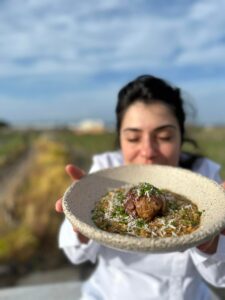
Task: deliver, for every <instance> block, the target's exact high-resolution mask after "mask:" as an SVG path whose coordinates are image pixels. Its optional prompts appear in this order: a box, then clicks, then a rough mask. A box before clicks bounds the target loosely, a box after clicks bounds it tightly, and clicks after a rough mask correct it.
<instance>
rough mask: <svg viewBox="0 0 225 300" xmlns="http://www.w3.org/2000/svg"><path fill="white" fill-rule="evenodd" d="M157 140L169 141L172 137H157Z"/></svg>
mask: <svg viewBox="0 0 225 300" xmlns="http://www.w3.org/2000/svg"><path fill="white" fill-rule="evenodd" d="M158 139H159V140H161V141H171V140H172V136H159V137H158Z"/></svg>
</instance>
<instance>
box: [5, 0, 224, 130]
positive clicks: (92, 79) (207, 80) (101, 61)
mask: <svg viewBox="0 0 225 300" xmlns="http://www.w3.org/2000/svg"><path fill="white" fill-rule="evenodd" d="M141 74H152V75H155V76H160V77H162V78H164V79H166V80H167V81H169V82H170V83H172V84H173V85H176V86H179V87H180V88H181V89H182V90H183V92H184V95H185V99H186V101H187V105H186V108H187V111H188V114H189V116H190V117H189V118H190V120H192V121H194V122H196V123H199V124H204V125H217V124H224V123H225V0H213V1H212V0H194V1H193V0H171V1H168V0H123V1H121V0H107V1H106V0H85V1H80V0H1V1H0V119H4V120H6V121H8V122H10V123H12V124H21V123H23V124H34V123H38V122H41V123H45V122H46V123H47V122H54V123H56V124H64V123H68V122H69V123H71V122H78V121H80V120H82V119H87V118H91V119H95V120H98V119H101V120H104V121H107V122H113V121H114V118H115V117H114V110H115V105H116V99H117V93H118V91H119V89H120V88H121V87H122V86H123V85H124V84H126V83H127V82H128V81H130V80H132V79H134V78H135V77H136V76H138V75H141ZM189 103H191V105H192V106H193V107H195V114H194V113H193V109H191V108H190V105H189Z"/></svg>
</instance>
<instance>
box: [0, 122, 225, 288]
mask: <svg viewBox="0 0 225 300" xmlns="http://www.w3.org/2000/svg"><path fill="white" fill-rule="evenodd" d="M188 133H189V135H190V136H192V137H193V138H194V139H195V140H196V141H197V142H198V144H199V148H198V149H197V150H196V149H195V148H194V147H193V146H190V145H187V144H185V145H184V149H185V150H188V151H192V152H193V151H195V152H196V151H197V152H200V153H202V154H204V155H207V156H208V157H210V158H211V159H213V160H216V161H217V162H218V163H220V164H221V165H222V171H221V176H222V177H223V178H224V179H225V155H224V148H225V128H200V127H190V128H189V130H188ZM115 145H116V144H115V134H114V133H113V132H106V133H102V134H95V135H94V134H75V133H74V132H72V131H69V130H66V129H64V130H53V131H41V132H34V131H27V132H18V131H12V130H7V131H1V132H0V146H1V147H0V178H1V183H2V184H1V188H0V191H1V193H0V208H1V209H0V265H11V266H12V265H13V268H14V270H16V272H17V274H18V273H19V274H20V273H21V272H22V271H21V270H25V271H30V270H33V269H52V268H58V267H60V266H61V265H62V264H66V263H68V262H67V261H66V259H65V258H64V256H63V255H62V253H61V251H60V250H58V246H57V236H58V230H59V226H60V224H61V222H62V220H63V218H64V217H63V215H59V214H57V213H56V212H55V210H54V204H55V201H56V199H57V198H59V197H60V196H62V195H63V193H64V191H65V189H66V188H67V187H68V185H69V184H70V183H71V180H70V178H68V176H67V175H66V174H65V171H64V167H65V165H66V164H67V163H74V164H76V165H78V166H79V167H81V168H82V169H84V170H85V171H88V169H89V167H90V165H91V158H92V155H93V154H95V153H101V152H104V151H106V150H113V149H115V148H116V146H115ZM0 279H1V278H0ZM0 284H1V282H0Z"/></svg>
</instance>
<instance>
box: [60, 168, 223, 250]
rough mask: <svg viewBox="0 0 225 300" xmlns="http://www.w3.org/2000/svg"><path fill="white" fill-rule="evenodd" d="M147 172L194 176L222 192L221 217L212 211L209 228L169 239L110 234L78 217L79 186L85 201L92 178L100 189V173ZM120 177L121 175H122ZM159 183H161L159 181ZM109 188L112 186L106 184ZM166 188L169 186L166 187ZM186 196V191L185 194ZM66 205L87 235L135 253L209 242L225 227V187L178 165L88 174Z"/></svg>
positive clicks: (68, 213)
mask: <svg viewBox="0 0 225 300" xmlns="http://www.w3.org/2000/svg"><path fill="white" fill-rule="evenodd" d="M143 171H144V172H148V171H149V172H153V171H154V173H155V174H156V175H157V174H158V177H159V178H160V177H162V176H163V175H161V174H164V173H165V172H166V173H167V175H168V174H169V177H170V174H171V176H172V177H173V176H174V175H176V176H178V177H179V178H180V179H183V180H184V178H185V179H186V178H187V180H189V179H190V178H191V179H192V180H196V181H197V183H198V186H200V188H201V185H202V186H204V187H206V189H207V188H210V189H211V192H212V191H213V193H216V195H217V196H218V195H219V197H218V198H219V200H218V201H219V205H220V206H219V208H220V209H219V217H216V216H215V215H211V214H210V212H209V217H208V221H210V222H211V223H212V224H211V225H210V226H209V227H207V228H205V227H204V226H200V228H199V229H197V230H196V231H194V232H193V233H191V234H188V235H183V236H180V237H167V238H138V237H132V236H128V235H125V236H124V235H120V234H116V233H109V232H106V231H103V230H101V229H99V228H97V227H96V226H95V224H94V223H93V221H92V220H88V221H87V219H86V220H84V219H83V218H82V216H78V215H77V214H76V213H75V212H74V208H73V205H74V204H75V202H74V201H75V199H76V197H77V191H78V189H80V190H79V192H82V196H81V197H83V199H82V201H83V203H84V201H87V200H86V199H85V194H86V191H89V188H90V186H89V185H90V180H91V181H92V182H95V183H96V188H97V189H98V185H99V176H100V177H101V178H104V177H106V178H108V179H109V178H110V174H112V173H113V174H114V176H115V174H117V173H118V174H120V172H122V173H123V174H124V172H125V174H129V176H131V174H132V173H133V174H135V175H137V174H141V173H142V172H143ZM118 176H119V177H120V175H118ZM123 176H124V175H123ZM129 176H128V177H129ZM125 177H126V175H125ZM169 177H168V179H169ZM113 180H114V179H113ZM154 180H156V182H157V178H154ZM147 181H148V180H147ZM135 182H136V183H138V182H140V181H138V180H136V181H135ZM127 183H129V182H127ZM154 184H155V183H154ZM187 184H188V181H187ZM155 185H156V186H157V184H155ZM174 187H175V188H174V189H173V191H174V192H177V190H176V185H174ZM105 188H106V189H108V188H111V187H105ZM165 188H167V187H166V186H165ZM92 189H93V188H92ZM94 192H95V191H93V190H92V191H89V193H94ZM198 192H199V191H198ZM193 193H195V189H193ZM184 195H186V194H185V193H184ZM218 198H217V199H218ZM98 200H99V198H96V200H95V201H98ZM207 201H210V199H208V200H207ZM62 204H63V210H64V213H65V215H66V217H67V218H68V220H69V221H70V223H71V224H72V225H73V226H74V227H76V228H77V229H78V230H79V231H80V232H81V233H82V234H84V235H85V236H87V237H88V238H90V239H92V240H95V241H96V242H98V243H100V244H103V245H105V246H108V247H111V248H115V249H118V250H122V251H135V252H136V251H137V252H152V253H160V252H171V251H184V250H186V249H187V248H190V247H193V246H197V245H199V244H202V243H204V242H205V241H207V240H209V239H210V238H212V237H214V236H215V235H217V234H218V233H219V232H220V231H221V230H222V229H223V228H225V190H224V189H223V187H222V186H220V185H219V184H217V183H216V182H215V181H213V180H211V179H208V178H206V177H205V176H202V175H200V174H196V173H194V172H192V171H189V170H186V169H181V168H177V167H170V166H161V165H129V166H121V167H115V168H109V169H104V170H101V171H98V172H95V173H92V174H89V175H86V176H85V177H83V178H82V179H81V180H80V181H78V182H76V183H73V184H72V185H71V186H69V187H68V189H67V190H66V192H65V194H64V196H63V201H62ZM81 206H82V205H81ZM93 208H94V207H93V203H92V206H91V207H90V208H89V209H90V212H89V215H90V219H91V210H92V209H93ZM82 209H83V207H82ZM84 209H85V207H84ZM212 219H213V221H212ZM90 223H91V224H90Z"/></svg>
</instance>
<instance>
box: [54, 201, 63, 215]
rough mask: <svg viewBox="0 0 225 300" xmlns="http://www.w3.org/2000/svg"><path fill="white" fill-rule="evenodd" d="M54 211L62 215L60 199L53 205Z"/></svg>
mask: <svg viewBox="0 0 225 300" xmlns="http://www.w3.org/2000/svg"><path fill="white" fill-rule="evenodd" d="M55 210H56V211H57V212H58V213H62V212H63V207H62V198H60V199H59V200H57V201H56V203H55Z"/></svg>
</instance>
